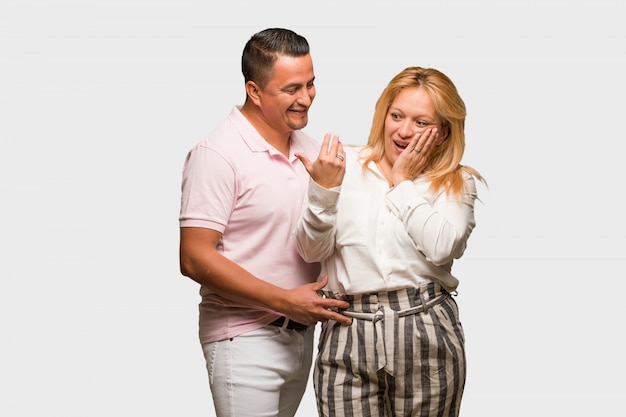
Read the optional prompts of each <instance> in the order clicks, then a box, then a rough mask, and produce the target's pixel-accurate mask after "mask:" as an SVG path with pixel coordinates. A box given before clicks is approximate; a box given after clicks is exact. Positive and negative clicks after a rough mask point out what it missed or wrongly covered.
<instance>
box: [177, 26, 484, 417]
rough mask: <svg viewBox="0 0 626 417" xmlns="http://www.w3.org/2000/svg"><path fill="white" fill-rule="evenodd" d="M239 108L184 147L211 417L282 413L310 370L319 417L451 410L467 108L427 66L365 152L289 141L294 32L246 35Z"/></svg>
mask: <svg viewBox="0 0 626 417" xmlns="http://www.w3.org/2000/svg"><path fill="white" fill-rule="evenodd" d="M242 72H243V76H244V81H245V90H246V99H245V102H244V104H243V105H242V106H234V107H233V108H232V110H231V113H230V115H229V116H228V117H227V118H226V119H225V120H224V121H223V122H222V123H221V124H220V125H218V126H217V127H216V128H215V129H214V130H213V131H212V132H211V133H210V134H209V135H208V136H207V138H205V139H204V140H203V141H201V142H199V143H198V144H197V145H196V146H194V147H193V148H192V149H191V151H190V152H189V153H188V155H187V158H186V160H185V163H184V167H183V180H182V198H181V210H180V219H179V220H180V265H181V272H182V274H183V275H185V276H188V277H189V278H191V279H193V280H194V281H196V282H198V283H199V284H200V286H201V287H200V294H201V297H202V301H201V303H200V306H199V310H200V320H199V337H200V342H201V345H202V349H203V352H204V356H205V359H206V366H207V370H208V376H209V385H210V387H211V392H212V396H213V402H214V405H215V410H216V414H217V416H219V417H224V416H281V417H282V416H293V415H295V413H296V410H297V408H298V406H299V404H300V401H301V398H302V396H303V394H304V392H305V389H306V385H307V382H308V378H309V371H310V366H311V362H312V358H313V338H314V327H315V325H316V323H317V322H321V323H322V324H321V326H322V330H321V334H320V341H319V345H318V353H317V356H316V362H315V366H314V371H313V379H314V387H315V393H316V398H317V408H318V412H319V414H320V415H321V416H407V415H424V416H435V415H444V416H457V415H458V414H459V406H460V402H461V397H462V393H463V387H464V383H465V351H464V335H463V329H462V327H461V323H460V321H459V317H458V310H457V305H456V303H455V302H454V300H453V299H452V298H451V295H450V293H451V292H454V290H455V289H456V287H457V285H458V281H457V279H456V278H455V277H454V276H453V275H452V274H451V267H452V262H453V259H455V258H459V257H460V256H461V255H462V254H463V251H464V250H465V247H466V244H467V240H468V238H469V236H470V233H471V231H472V229H473V228H474V226H475V220H474V208H473V207H474V201H475V199H476V198H477V196H476V185H475V180H474V178H477V179H479V180H481V181H484V180H483V178H482V177H481V176H480V174H479V173H478V172H477V171H475V170H474V169H472V168H470V167H468V166H463V165H461V164H460V162H461V157H462V155H463V151H464V147H465V140H464V120H465V105H464V103H463V101H462V99H461V98H460V97H459V95H458V93H457V91H456V88H455V86H454V84H453V83H452V82H451V81H450V79H449V78H448V77H447V76H445V75H444V74H442V73H441V72H439V71H437V70H435V69H425V68H420V67H411V68H407V69H405V70H404V71H402V72H400V73H399V74H398V75H396V76H395V77H394V78H393V79H392V80H391V81H390V83H389V84H388V86H387V87H386V88H385V90H384V91H383V93H382V95H381V96H380V98H379V100H378V102H377V104H376V109H375V113H374V118H373V123H372V128H371V132H370V136H369V139H368V143H367V145H366V146H348V145H345V146H344V145H343V144H342V143H341V142H340V140H339V138H338V137H337V136H331V135H329V134H327V135H326V136H325V137H324V140H323V142H322V144H321V147H320V146H319V144H318V143H317V142H316V141H315V140H314V139H313V138H311V137H309V136H307V135H306V134H305V133H304V132H302V130H301V129H302V128H304V127H305V126H306V124H307V122H308V110H309V107H310V106H311V104H312V102H313V99H314V98H315V93H316V92H315V83H314V81H315V74H314V71H313V63H312V59H311V55H310V50H309V44H308V42H307V40H306V39H305V38H304V37H302V36H300V35H298V34H296V33H294V32H293V31H290V30H287V29H281V28H272V29H266V30H263V31H261V32H259V33H256V34H254V35H253V36H252V37H251V38H250V39H249V41H248V42H247V43H246V45H245V47H244V50H243V55H242Z"/></svg>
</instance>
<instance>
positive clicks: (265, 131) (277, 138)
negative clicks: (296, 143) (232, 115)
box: [241, 104, 291, 157]
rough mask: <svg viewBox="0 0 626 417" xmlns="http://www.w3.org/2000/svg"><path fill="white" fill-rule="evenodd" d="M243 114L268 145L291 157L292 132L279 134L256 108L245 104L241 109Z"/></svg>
mask: <svg viewBox="0 0 626 417" xmlns="http://www.w3.org/2000/svg"><path fill="white" fill-rule="evenodd" d="M241 114H243V116H244V117H245V118H246V119H248V121H249V122H250V124H252V126H254V128H255V129H256V130H257V132H259V134H260V135H261V136H262V137H263V139H265V141H266V142H267V143H269V144H270V145H272V146H273V147H274V148H276V150H278V151H279V152H281V153H282V154H283V155H285V156H286V157H289V149H290V145H291V140H290V138H291V132H279V131H277V130H276V129H274V128H272V126H270V125H269V124H268V123H267V122H266V121H265V119H264V118H263V117H261V114H260V113H259V112H258V111H257V109H256V108H255V107H254V106H251V105H246V104H244V105H243V106H242V107H241Z"/></svg>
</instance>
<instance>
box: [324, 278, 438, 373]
mask: <svg viewBox="0 0 626 417" xmlns="http://www.w3.org/2000/svg"><path fill="white" fill-rule="evenodd" d="M324 295H325V296H326V297H329V298H335V299H341V300H345V301H348V302H349V303H350V307H349V308H347V309H345V310H341V311H340V312H341V313H342V314H344V315H346V316H348V317H352V318H353V319H357V320H366V321H371V322H372V323H373V325H374V329H375V338H376V340H375V343H376V364H377V369H383V368H385V371H387V372H388V373H389V374H391V375H394V373H395V369H396V367H397V363H396V362H397V360H396V359H395V358H396V355H395V341H396V335H397V333H398V331H400V330H399V329H400V327H399V320H400V319H401V318H403V317H407V316H410V315H413V314H420V313H423V312H426V311H428V309H430V308H432V307H434V306H436V305H437V304H440V303H442V302H443V301H445V300H446V299H448V297H450V293H449V292H448V291H446V290H445V289H444V288H443V287H442V286H441V285H439V284H436V283H429V284H427V285H424V286H421V287H416V288H405V289H401V290H394V291H384V292H377V293H368V294H358V295H347V294H337V293H330V292H324Z"/></svg>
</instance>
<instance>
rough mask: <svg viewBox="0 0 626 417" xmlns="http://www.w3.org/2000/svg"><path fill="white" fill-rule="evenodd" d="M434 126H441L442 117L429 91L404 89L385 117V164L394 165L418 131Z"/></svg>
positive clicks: (411, 88)
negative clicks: (436, 109)
mask: <svg viewBox="0 0 626 417" xmlns="http://www.w3.org/2000/svg"><path fill="white" fill-rule="evenodd" d="M433 127H437V128H441V120H440V118H439V116H438V115H437V112H436V111H435V106H434V104H433V101H432V100H431V98H430V96H429V95H428V93H427V92H426V90H425V89H423V88H421V87H409V88H405V89H404V90H402V91H401V92H400V93H399V94H398V96H397V97H396V98H395V99H394V100H393V102H392V103H391V106H390V107H389V111H388V112H387V116H386V118H385V129H384V135H385V155H384V156H383V160H386V163H385V165H387V164H388V166H389V167H392V166H393V164H394V163H395V161H396V159H398V156H399V155H400V153H401V152H402V151H403V150H404V149H405V148H406V147H407V145H408V144H409V142H411V139H412V138H413V137H414V136H415V135H416V134H417V133H421V132H423V131H425V130H426V129H429V128H433Z"/></svg>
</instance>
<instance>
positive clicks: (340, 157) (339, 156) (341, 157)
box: [337, 153, 345, 161]
mask: <svg viewBox="0 0 626 417" xmlns="http://www.w3.org/2000/svg"><path fill="white" fill-rule="evenodd" d="M337 158H339V159H341V160H342V161H343V160H344V159H345V158H344V156H343V155H342V154H340V153H338V154H337Z"/></svg>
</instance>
